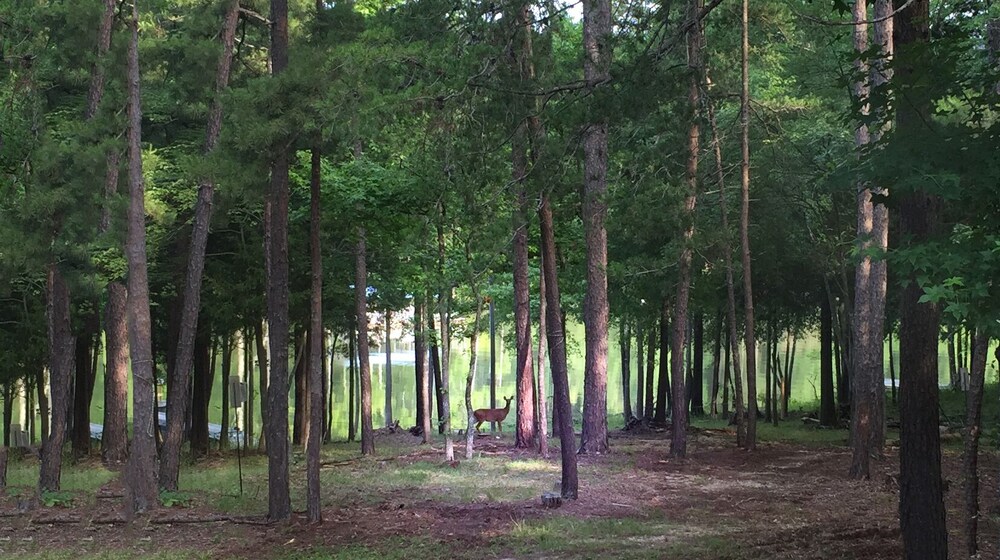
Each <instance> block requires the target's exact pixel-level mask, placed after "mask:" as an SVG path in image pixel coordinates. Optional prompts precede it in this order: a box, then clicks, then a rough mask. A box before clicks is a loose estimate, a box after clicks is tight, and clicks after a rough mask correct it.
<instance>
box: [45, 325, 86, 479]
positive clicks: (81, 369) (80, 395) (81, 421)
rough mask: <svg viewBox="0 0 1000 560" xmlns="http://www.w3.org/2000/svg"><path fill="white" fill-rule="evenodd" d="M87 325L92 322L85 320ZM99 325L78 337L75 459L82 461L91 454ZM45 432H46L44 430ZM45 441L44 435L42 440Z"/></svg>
mask: <svg viewBox="0 0 1000 560" xmlns="http://www.w3.org/2000/svg"><path fill="white" fill-rule="evenodd" d="M85 321H86V322H87V323H90V322H91V321H90V320H89V319H85ZM97 334H98V333H97V325H87V326H85V327H84V328H83V332H81V333H80V334H78V335H77V337H76V343H75V345H74V346H75V350H76V358H75V360H74V362H75V364H76V367H75V377H74V381H73V403H72V410H73V441H72V451H73V458H74V459H76V460H79V459H82V458H83V457H86V456H87V455H89V454H90V399H89V398H88V397H89V396H90V395H91V392H90V390H89V387H90V385H91V384H92V383H93V377H94V372H93V370H92V369H91V367H90V365H91V364H90V361H91V355H92V351H93V350H94V340H95V339H96V338H97ZM43 432H44V430H43ZM44 439H45V436H44V434H43V435H42V440H44Z"/></svg>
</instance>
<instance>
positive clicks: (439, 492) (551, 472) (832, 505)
mask: <svg viewBox="0 0 1000 560" xmlns="http://www.w3.org/2000/svg"><path fill="white" fill-rule="evenodd" d="M702 425H704V426H708V427H700V428H693V429H692V432H691V435H690V439H689V453H688V457H687V458H686V459H684V460H675V459H671V458H670V457H669V456H668V440H667V437H668V435H667V433H666V432H659V431H648V432H645V433H642V434H634V433H623V432H621V431H612V434H611V436H612V437H611V446H612V452H611V453H609V454H607V455H601V456H580V457H579V462H580V499H579V500H576V501H574V502H569V503H564V504H563V506H562V507H560V508H557V509H547V508H544V507H543V506H542V505H541V502H540V496H541V494H542V493H544V492H546V491H550V490H552V489H553V485H554V484H556V483H557V482H558V480H559V455H558V448H557V447H555V446H554V445H553V449H552V451H553V453H552V455H551V458H550V459H549V460H541V459H540V458H539V457H538V456H537V455H536V454H534V453H530V452H526V451H521V450H515V449H514V448H513V444H512V438H511V437H510V435H504V436H496V437H494V436H483V437H480V438H478V439H477V442H476V448H475V452H476V456H475V458H474V459H472V460H470V461H466V460H464V459H462V458H461V457H464V439H462V440H461V441H456V451H455V454H456V458H459V460H458V461H456V462H454V463H446V462H445V461H444V460H443V444H442V443H436V444H435V445H434V446H433V447H429V446H421V445H420V444H419V441H420V440H419V438H415V437H412V436H410V435H409V434H408V433H405V432H404V433H396V434H383V435H380V436H379V437H378V438H377V439H376V445H377V447H378V449H379V453H378V455H377V457H375V458H360V457H358V455H357V444H333V445H329V446H326V447H324V462H325V464H324V467H323V471H322V483H323V500H324V510H323V517H324V521H323V522H322V524H319V525H313V524H309V523H307V522H306V520H305V516H304V513H302V512H298V510H300V509H304V503H305V502H304V494H305V492H304V487H303V486H304V479H305V476H304V468H305V461H304V460H303V458H302V457H301V455H300V454H298V453H296V454H295V455H294V456H293V464H292V481H291V482H292V494H293V505H294V507H295V509H296V510H297V513H296V514H295V517H294V519H293V521H292V522H291V523H287V524H267V523H265V522H264V514H265V512H266V510H267V503H266V500H267V480H266V461H265V459H264V458H263V457H261V456H254V455H252V456H250V457H244V458H242V468H243V493H242V495H241V494H240V493H239V475H238V469H237V466H236V462H237V458H236V456H235V455H232V454H227V455H225V456H222V455H215V456H212V457H209V458H207V459H204V460H201V461H199V462H197V463H195V464H192V465H187V466H185V469H184V471H183V472H182V475H181V485H182V490H181V492H179V493H176V494H171V495H165V496H162V497H161V499H162V501H163V502H164V503H166V504H167V505H170V506H172V507H162V508H160V509H158V510H157V511H155V512H154V513H152V514H151V515H149V516H147V517H143V518H140V519H139V520H137V521H134V522H132V523H124V522H123V521H122V519H121V513H120V508H121V501H122V500H121V493H122V487H121V483H120V481H119V478H118V475H117V473H115V472H112V471H107V470H105V469H103V467H101V466H100V465H99V463H97V462H83V463H79V464H76V465H68V466H67V467H66V469H65V472H64V477H63V488H64V491H63V492H60V493H57V494H50V495H46V496H42V497H38V496H35V494H34V491H33V487H34V481H35V480H37V478H33V477H37V462H35V461H33V460H31V459H24V460H22V461H20V462H16V463H13V464H11V466H10V473H9V476H8V488H7V492H6V495H0V558H4V559H7V558H72V559H74V560H76V559H83V558H137V557H138V558H160V559H181V558H254V559H265V558H278V559H303V560H305V559H319V558H336V559H339V558H343V559H352V560H353V559H367V558H371V559H379V560H391V559H414V560H419V559H422V558H468V559H481V558H553V559H554V558H635V559H640V558H641V559H647V558H670V559H678V560H681V559H733V560H741V559H751V558H768V559H783V558H787V559H793V558H794V559H800V558H815V559H847V558H858V559H872V560H876V559H890V558H893V559H895V558H900V557H901V556H902V547H901V543H900V533H899V522H898V514H897V504H898V498H899V494H898V484H897V479H896V476H897V473H898V470H899V467H898V456H897V451H898V450H897V448H895V447H893V443H894V441H893V436H892V435H890V446H889V449H888V454H887V457H886V459H885V460H884V461H881V462H877V463H875V465H874V469H873V475H872V478H871V480H868V481H852V480H849V479H848V478H847V476H846V475H847V470H848V466H849V464H850V453H849V450H848V448H847V447H846V446H845V439H846V431H843V430H819V429H816V428H811V427H805V426H801V425H798V424H797V422H791V421H790V422H788V423H785V424H784V425H783V426H782V427H781V428H778V429H773V428H763V429H762V433H761V437H762V439H763V440H764V441H762V442H761V443H760V445H759V447H758V450H757V451H756V452H754V453H747V452H745V451H741V450H738V449H736V447H735V446H734V444H733V442H734V434H733V432H732V431H731V430H728V429H726V428H724V427H722V426H721V424H720V423H718V422H716V423H711V422H704V423H702ZM783 434H784V437H782V435H783ZM552 441H553V444H556V443H557V440H552ZM959 447H960V443H959V444H958V445H957V446H956V443H955V438H954V437H951V438H950V440H949V441H946V446H945V452H944V469H945V478H946V480H947V481H948V483H949V487H950V490H949V491H948V492H947V494H946V501H947V505H948V526H949V530H950V545H951V551H952V557H953V558H959V557H964V556H963V555H962V554H960V551H964V550H965V546H964V543H963V542H961V539H962V537H961V514H960V511H961V508H962V503H963V500H962V496H963V491H962V487H961V477H960V474H959V469H960V460H961V457H960V449H959ZM984 447H989V448H992V445H990V444H988V443H985V442H984ZM997 468H998V461H997V457H996V454H995V453H993V452H992V451H990V452H988V453H983V455H982V457H981V460H980V472H981V473H983V475H982V476H981V478H980V482H981V487H980V492H981V496H983V498H982V500H981V501H982V503H983V507H984V510H988V509H992V508H993V506H995V505H996V504H995V502H996V496H997V484H996V473H997ZM998 529H1000V524H998V523H997V521H996V516H993V515H989V516H984V519H983V521H982V522H981V524H980V535H981V539H980V540H981V543H982V547H983V551H982V552H983V554H982V556H983V557H995V556H996V552H997V550H996V542H995V538H994V537H995V536H996V535H997V533H998Z"/></svg>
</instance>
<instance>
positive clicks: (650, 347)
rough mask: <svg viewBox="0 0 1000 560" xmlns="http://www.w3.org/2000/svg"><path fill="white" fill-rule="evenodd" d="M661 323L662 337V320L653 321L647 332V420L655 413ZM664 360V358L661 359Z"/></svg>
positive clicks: (645, 406)
mask: <svg viewBox="0 0 1000 560" xmlns="http://www.w3.org/2000/svg"><path fill="white" fill-rule="evenodd" d="M658 324H659V326H660V328H659V333H660V339H662V337H663V325H662V319H661V321H656V320H654V321H653V324H652V325H651V328H650V329H649V331H648V332H647V333H646V391H645V393H646V400H645V404H644V405H643V408H644V409H645V414H644V415H643V419H644V420H646V422H647V423H648V422H650V421H652V420H653V415H654V414H655V409H654V407H653V389H654V382H653V377H654V375H655V374H656V340H657V336H656V333H657V328H656V327H657V325H658ZM661 361H662V360H661Z"/></svg>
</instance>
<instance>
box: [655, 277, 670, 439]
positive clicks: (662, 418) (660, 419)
mask: <svg viewBox="0 0 1000 560" xmlns="http://www.w3.org/2000/svg"><path fill="white" fill-rule="evenodd" d="M669 317H670V302H669V300H668V299H667V297H666V296H664V297H663V304H662V306H661V307H660V371H659V378H658V379H657V385H656V414H654V415H653V422H656V423H657V424H666V422H667V409H668V408H670V404H671V397H672V394H671V393H672V392H671V391H670V390H669V387H670V376H669V375H668V374H667V372H668V368H669V367H670V360H669V358H668V356H667V351H668V349H669V348H670V319H669Z"/></svg>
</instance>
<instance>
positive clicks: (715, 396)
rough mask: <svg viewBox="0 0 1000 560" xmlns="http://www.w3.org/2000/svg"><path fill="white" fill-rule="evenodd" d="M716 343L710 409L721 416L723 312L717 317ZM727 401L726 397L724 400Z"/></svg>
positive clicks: (713, 353)
mask: <svg viewBox="0 0 1000 560" xmlns="http://www.w3.org/2000/svg"><path fill="white" fill-rule="evenodd" d="M715 324H716V331H715V344H714V346H713V347H712V403H711V405H710V408H709V410H710V411H711V416H712V418H718V417H719V360H720V358H722V314H721V313H718V314H717V315H716V318H715ZM722 402H723V403H724V402H725V399H723V401H722Z"/></svg>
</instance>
